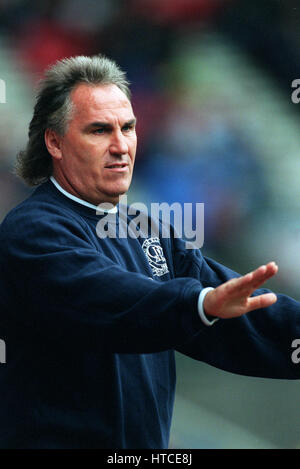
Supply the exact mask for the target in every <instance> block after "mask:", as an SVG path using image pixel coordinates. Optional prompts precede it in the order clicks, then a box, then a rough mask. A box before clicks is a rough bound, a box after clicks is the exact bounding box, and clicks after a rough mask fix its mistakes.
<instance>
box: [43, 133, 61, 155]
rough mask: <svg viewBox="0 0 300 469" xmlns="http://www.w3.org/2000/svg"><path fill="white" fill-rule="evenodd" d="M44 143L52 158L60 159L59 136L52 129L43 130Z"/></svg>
mask: <svg viewBox="0 0 300 469" xmlns="http://www.w3.org/2000/svg"><path fill="white" fill-rule="evenodd" d="M45 145H46V147H47V150H48V152H49V153H50V155H51V156H52V157H53V158H55V159H56V160H61V159H62V151H61V137H60V136H59V135H58V134H57V133H56V132H55V131H54V130H52V129H46V130H45Z"/></svg>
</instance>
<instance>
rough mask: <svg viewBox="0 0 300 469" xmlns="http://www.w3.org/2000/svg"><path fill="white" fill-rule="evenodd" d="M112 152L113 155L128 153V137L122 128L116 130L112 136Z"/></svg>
mask: <svg viewBox="0 0 300 469" xmlns="http://www.w3.org/2000/svg"><path fill="white" fill-rule="evenodd" d="M109 150H110V153H111V154H112V155H118V156H120V155H125V154H127V153H128V144H127V141H126V137H125V136H124V135H123V133H122V132H121V130H119V129H118V130H116V131H115V132H113V134H112V136H111V142H110V148H109Z"/></svg>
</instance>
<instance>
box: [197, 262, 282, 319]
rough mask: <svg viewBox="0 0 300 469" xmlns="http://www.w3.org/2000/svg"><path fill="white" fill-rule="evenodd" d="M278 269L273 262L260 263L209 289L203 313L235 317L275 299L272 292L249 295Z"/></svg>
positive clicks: (271, 302) (270, 303) (263, 306)
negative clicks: (260, 264)
mask: <svg viewBox="0 0 300 469" xmlns="http://www.w3.org/2000/svg"><path fill="white" fill-rule="evenodd" d="M277 271H278V267H277V265H276V264H275V262H270V263H269V264H267V265H262V266H260V267H259V268H258V269H256V270H254V271H253V272H250V273H249V274H246V275H244V276H243V277H239V278H234V279H231V280H228V281H227V282H225V283H223V284H222V285H220V286H218V287H217V288H215V289H214V290H211V291H209V292H208V293H207V294H206V296H205V298H204V303H203V308H204V311H205V314H207V315H209V316H216V317H219V318H223V319H226V318H235V317H238V316H242V315H243V314H245V313H248V312H249V311H252V310H254V309H258V308H266V307H267V306H270V305H272V304H273V303H275V302H276V301H277V297H276V295H275V294H274V293H265V294H263V295H259V296H255V297H251V295H252V293H253V292H254V291H255V290H256V289H257V288H259V287H261V285H262V284H263V283H265V282H266V280H268V279H269V278H271V277H273V275H275V274H276V273H277Z"/></svg>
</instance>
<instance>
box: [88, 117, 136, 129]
mask: <svg viewBox="0 0 300 469" xmlns="http://www.w3.org/2000/svg"><path fill="white" fill-rule="evenodd" d="M135 124H136V118H134V119H130V120H129V121H127V122H125V123H124V124H123V125H122V127H124V126H126V125H135ZM95 127H102V128H104V129H111V128H112V127H113V126H112V124H110V123H109V122H92V123H91V124H88V125H87V129H92V128H95Z"/></svg>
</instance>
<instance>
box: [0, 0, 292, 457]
mask: <svg viewBox="0 0 300 469" xmlns="http://www.w3.org/2000/svg"><path fill="white" fill-rule="evenodd" d="M299 27H300V6H299V1H298V0H239V1H236V0H101V1H97V0H85V1H84V2H78V1H77V0H49V1H45V0H44V1H39V2H38V1H34V0H1V1H0V79H1V80H4V81H5V83H6V103H1V104H0V141H1V144H0V221H1V220H2V219H3V217H4V216H5V214H6V213H7V212H8V211H9V209H10V208H12V207H13V206H14V205H16V204H17V203H18V202H19V201H21V200H22V199H24V198H25V197H26V196H27V195H28V194H29V193H30V189H28V188H26V187H25V186H24V185H23V184H22V182H21V181H18V180H17V179H16V178H15V176H14V175H13V173H12V168H13V164H14V161H15V157H16V154H17V152H18V151H19V150H20V149H21V148H23V147H24V145H25V143H26V137H27V129H28V123H29V121H30V119H31V115H32V107H33V104H34V89H35V86H36V83H37V81H38V79H39V78H40V77H41V74H42V72H43V70H44V69H45V67H46V66H48V65H49V64H51V63H53V62H54V61H55V60H57V59H60V58H63V57H68V56H72V55H77V54H85V55H90V54H97V53H104V54H106V55H108V56H109V57H111V58H113V59H115V60H116V61H117V62H118V63H119V64H120V65H121V66H122V67H123V68H124V69H125V70H127V71H128V76H129V79H130V81H131V82H132V92H133V104H134V110H135V113H136V115H137V116H138V137H139V149H138V154H137V161H136V172H135V178H134V182H133V184H132V188H131V191H130V194H129V201H131V200H132V201H133V200H134V201H141V202H146V203H150V202H154V201H155V202H162V201H164V202H169V203H172V202H175V201H176V202H182V203H183V202H204V203H205V242H204V247H203V252H204V254H205V255H208V256H210V257H213V258H215V259H216V260H218V261H219V262H221V263H223V264H226V265H227V266H229V267H231V268H233V269H235V270H237V271H238V272H240V273H246V272H248V271H249V270H250V269H252V268H254V267H256V266H257V265H260V264H262V263H265V262H267V261H269V260H275V261H276V262H277V263H278V264H279V267H280V270H279V274H278V276H277V278H276V280H273V281H271V282H269V286H270V287H271V288H273V289H275V291H277V292H284V293H286V294H289V295H292V296H294V297H296V298H297V299H300V297H299V285H298V283H299V265H300V249H299V247H300V221H299V209H300V183H299V178H300V158H299V152H300V130H299V129H300V119H299V107H298V106H297V104H294V103H293V102H292V100H291V94H292V91H293V90H292V88H291V83H292V81H293V80H294V79H297V78H298V79H300V35H299ZM299 106H300V104H299ZM177 363H178V387H177V395H176V405H175V416H174V422H173V426H172V435H171V446H172V447H176V448H297V447H298V448H299V447H300V409H299V391H300V387H299V386H300V385H299V382H289V381H279V380H264V379H255V378H249V377H241V376H236V375H233V374H230V373H225V372H222V371H219V370H216V369H213V368H212V367H209V366H207V365H204V364H201V363H196V362H195V361H193V360H190V359H187V358H185V357H183V356H180V355H179V354H178V356H177ZM299 366H300V364H299Z"/></svg>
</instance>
